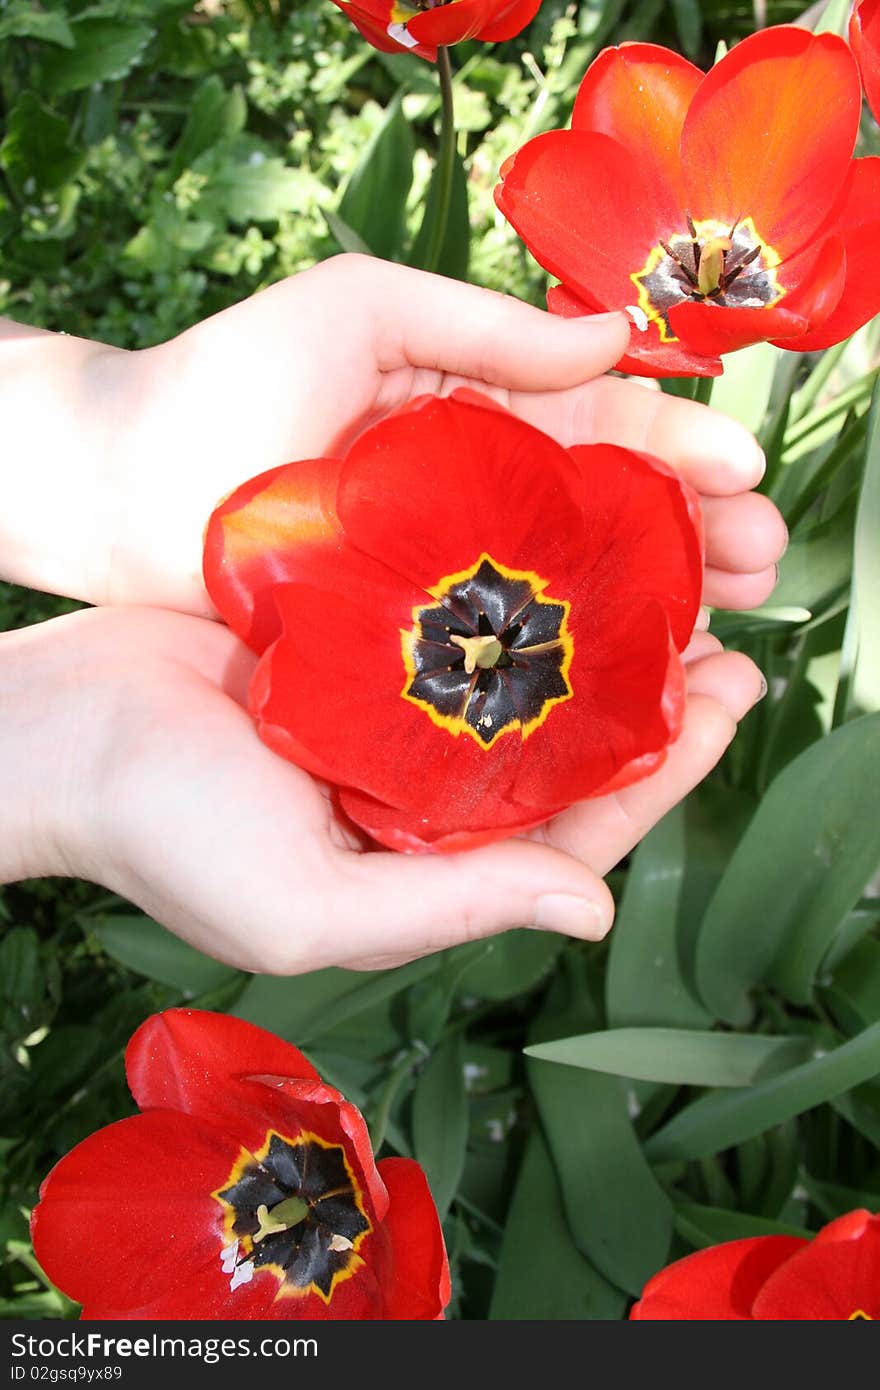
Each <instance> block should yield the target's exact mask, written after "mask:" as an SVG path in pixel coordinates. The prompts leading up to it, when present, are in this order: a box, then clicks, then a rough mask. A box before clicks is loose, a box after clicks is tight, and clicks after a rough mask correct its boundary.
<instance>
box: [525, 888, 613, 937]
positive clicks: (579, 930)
mask: <svg viewBox="0 0 880 1390" xmlns="http://www.w3.org/2000/svg"><path fill="white" fill-rule="evenodd" d="M533 925H534V926H536V927H537V928H538V929H539V930H540V931H558V932H564V933H565V935H566V936H580V937H583V938H585V939H586V940H587V941H601V939H602V937H603V936H604V935H605V934H606V932H607V931H608V930H609V929H610V927H611V922H610V920H609V919H608V917H606V915H605V913H604V912H603V911H602V910H601V909H600V908H599V907H598V906H597V905H596V903H594V902H592V901H591V900H590V899H589V898H576V897H574V896H573V895H571V894H569V893H547V894H545V895H544V897H543V898H539V899H538V901H537V903H536V904H535V918H534V923H533Z"/></svg>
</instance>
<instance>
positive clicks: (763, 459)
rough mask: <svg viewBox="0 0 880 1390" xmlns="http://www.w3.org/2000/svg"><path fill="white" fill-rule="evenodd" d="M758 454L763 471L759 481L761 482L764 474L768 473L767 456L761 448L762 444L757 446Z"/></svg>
mask: <svg viewBox="0 0 880 1390" xmlns="http://www.w3.org/2000/svg"><path fill="white" fill-rule="evenodd" d="M756 453H757V455H758V462H759V466H760V469H761V472H760V475H759V478H758V481H759V482H760V481H761V478H763V476H764V474H765V473H766V472H767V455H766V454H765V453H764V450H763V449H762V448H761V446H760V444H759V445H757V446H756Z"/></svg>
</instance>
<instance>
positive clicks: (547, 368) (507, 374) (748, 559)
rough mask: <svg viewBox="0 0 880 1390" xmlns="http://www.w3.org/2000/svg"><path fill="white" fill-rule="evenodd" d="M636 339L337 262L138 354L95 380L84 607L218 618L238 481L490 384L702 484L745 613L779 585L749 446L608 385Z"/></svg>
mask: <svg viewBox="0 0 880 1390" xmlns="http://www.w3.org/2000/svg"><path fill="white" fill-rule="evenodd" d="M628 340H629V321H628V320H627V319H626V317H625V316H624V315H622V314H609V315H603V316H596V317H592V318H589V319H583V320H578V319H571V320H569V319H562V318H556V317H553V316H552V315H550V314H547V313H544V312H543V311H542V310H539V309H535V308H532V307H530V306H528V305H525V304H522V303H520V302H519V301H518V300H516V299H513V298H510V297H508V296H504V295H499V294H495V293H493V292H491V291H489V290H483V289H478V288H475V287H474V286H472V285H465V284H461V283H459V282H457V281H452V280H446V279H444V278H442V277H440V276H436V275H428V274H425V273H424V272H422V271H417V270H411V269H408V268H406V267H403V266H398V265H392V264H390V263H388V262H384V261H379V260H374V259H371V258H368V257H363V256H340V257H337V258H336V259H334V260H330V261H327V262H324V263H323V264H321V265H319V266H317V267H316V268H315V269H313V270H310V271H307V272H305V273H303V274H301V275H298V276H296V277H295V278H293V279H289V280H284V281H281V282H280V283H279V284H276V285H273V286H272V287H271V288H270V289H267V290H264V291H262V292H261V293H259V294H256V295H254V296H253V297H252V298H250V299H247V300H245V301H243V302H242V303H240V304H237V305H235V306H234V307H233V308H231V309H228V310H226V311H224V312H223V313H220V314H217V315H216V316H215V317H213V318H210V319H207V320H205V321H204V322H202V323H200V324H198V325H197V326H196V327H195V328H192V329H190V330H189V331H188V332H186V333H183V334H182V335H181V336H180V337H178V338H175V339H174V340H172V341H171V342H169V343H166V344H163V345H161V346H158V347H155V348H150V349H147V350H145V351H143V352H139V353H120V352H117V351H115V350H106V351H105V352H104V353H103V354H102V355H101V357H100V361H99V363H96V364H93V369H94V370H95V371H96V372H97V373H98V375H99V376H101V377H102V394H103V395H104V397H105V398H106V400H108V401H111V402H112V407H110V408H109V413H110V415H112V417H113V419H115V420H116V421H117V426H118V427H117V428H116V429H115V430H109V431H107V432H105V433H106V437H107V439H108V441H109V444H108V450H107V457H106V461H105V464H104V473H103V476H102V478H101V479H100V481H99V485H98V492H99V494H100V497H101V507H102V512H103V515H104V518H105V520H104V521H103V523H102V524H103V527H104V532H105V537H106V540H107V545H106V562H105V564H104V566H103V569H101V568H100V567H98V566H93V568H92V571H91V577H90V579H89V585H88V591H87V592H83V593H82V594H81V595H80V596H81V597H84V598H88V599H90V600H91V601H93V602H99V603H101V602H108V601H111V602H123V603H149V604H157V605H161V606H164V607H169V608H176V609H179V610H181V611H185V612H190V613H194V614H199V615H204V616H211V615H212V614H213V610H212V608H211V606H210V603H209V600H208V598H207V595H206V593H205V590H204V587H203V584H202V579H201V545H202V534H203V529H204V526H205V523H206V521H207V519H208V516H209V515H210V513H211V511H212V509H213V508H214V506H215V505H216V503H217V502H218V501H219V500H220V498H221V497H223V496H225V495H226V494H227V493H228V492H230V491H231V490H232V489H233V488H235V487H236V486H237V485H238V484H240V483H241V482H243V481H245V480H246V479H247V478H250V477H254V476H256V475H257V474H259V473H262V472H265V471H266V470H268V469H270V468H274V467H275V466H276V465H278V464H282V463H286V462H289V461H291V460H295V459H298V458H315V457H323V456H326V455H332V454H335V453H338V452H340V451H341V450H342V449H344V448H345V446H346V444H347V443H349V442H350V441H351V439H352V438H354V436H355V435H356V434H357V433H358V432H359V431H360V430H361V429H363V428H364V427H365V426H366V425H367V424H369V423H371V422H372V421H374V420H376V419H377V418H380V417H381V416H383V415H385V414H387V412H388V411H390V410H392V409H393V408H394V407H396V406H399V405H401V404H403V403H404V402H406V401H408V400H410V399H412V398H413V397H414V396H419V395H422V394H424V393H427V392H430V393H438V394H448V393H449V392H450V391H452V390H454V389H455V387H457V386H462V385H467V386H470V387H473V388H475V389H477V390H482V391H484V392H487V393H488V394H489V395H491V396H492V397H494V398H495V399H496V400H498V401H499V402H501V403H502V404H504V405H505V406H507V407H509V408H510V409H511V410H513V411H514V412H515V413H516V414H518V415H520V416H522V417H523V418H525V419H527V420H528V421H530V422H531V423H532V424H534V425H536V426H538V428H540V429H542V430H544V431H545V432H546V433H548V434H550V435H552V436H553V437H554V438H556V439H558V440H559V441H560V442H561V443H563V444H565V445H568V444H572V443H589V442H591V441H596V440H605V441H610V442H613V443H618V444H624V445H628V446H629V447H631V448H635V449H641V450H644V451H646V452H648V453H651V454H655V455H657V456H658V457H660V458H661V459H663V460H665V461H666V462H667V463H669V464H670V465H672V466H673V467H674V468H676V469H678V470H679V472H680V473H681V474H682V475H683V476H684V477H685V478H687V480H688V481H689V482H690V483H692V484H693V486H694V487H695V488H696V489H697V491H698V492H699V493H700V495H701V498H702V503H703V510H704V516H705V523H706V560H707V565H706V583H705V593H704V599H705V602H706V603H707V604H710V605H715V606H719V607H727V608H749V607H753V606H755V605H757V604H760V603H762V602H763V601H764V599H765V598H766V597H767V596H768V594H769V593H770V591H771V589H772V587H773V583H774V580H775V562H776V560H778V559H779V557H780V555H781V554H782V551H783V549H784V546H785V541H786V533H785V527H784V525H783V523H782V520H781V518H780V517H779V515H778V513H777V512H776V510H775V508H774V507H773V505H772V504H771V503H770V502H769V501H768V500H767V499H766V498H764V497H762V496H760V495H758V494H755V493H752V492H750V489H751V488H753V487H754V486H755V484H756V483H757V482H758V481H759V479H760V477H761V474H762V471H763V459H762V456H761V453H760V450H759V449H758V446H757V444H756V443H755V441H754V439H753V438H752V436H751V435H750V434H749V433H748V432H747V431H746V430H745V429H743V428H742V427H741V426H740V425H738V424H736V423H735V422H734V421H733V420H730V419H728V418H727V417H725V416H723V415H719V414H717V413H716V412H714V411H711V410H709V409H707V408H706V407H705V406H701V405H698V404H695V403H693V402H691V401H686V400H682V399H679V398H676V397H672V396H668V395H664V394H663V393H661V392H659V391H657V390H654V389H649V388H646V387H645V386H642V385H638V384H636V383H634V382H630V381H624V380H622V379H620V378H615V377H610V376H606V375H603V373H605V372H607V371H608V369H609V368H610V367H611V366H612V365H613V364H614V362H615V361H617V359H618V358H619V356H620V354H621V353H622V351H623V349H624V347H625V345H626V343H627V342H628Z"/></svg>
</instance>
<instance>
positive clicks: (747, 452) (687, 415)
mask: <svg viewBox="0 0 880 1390" xmlns="http://www.w3.org/2000/svg"><path fill="white" fill-rule="evenodd" d="M568 322H570V323H577V322H579V320H578V319H570V320H568ZM511 408H512V409H513V410H515V411H516V413H517V414H518V415H523V416H524V417H525V418H526V419H528V420H529V421H530V423H531V424H533V425H536V426H537V427H538V428H539V429H543V430H544V431H545V432H546V433H547V434H552V435H553V437H554V438H555V439H558V440H559V442H560V443H561V444H564V445H569V444H583V443H589V442H590V441H591V440H597V439H603V440H607V441H609V442H610V443H613V444H622V445H624V446H625V447H626V448H629V449H640V450H642V451H644V452H645V453H649V454H654V455H655V456H656V457H657V458H661V459H663V460H664V461H665V462H666V463H668V464H670V465H671V466H672V467H673V468H675V469H676V470H677V471H678V472H679V473H681V475H682V477H683V478H685V479H687V481H688V482H689V483H690V484H691V485H692V486H693V487H695V488H696V489H697V491H698V492H701V493H704V494H706V495H708V496H713V497H714V496H717V497H728V496H731V495H733V494H735V493H738V492H745V491H747V490H748V489H749V488H753V487H755V485H756V484H757V483H759V482H760V480H761V478H762V477H763V474H764V467H765V464H764V455H763V454H762V452H761V450H760V448H759V446H758V444H757V441H756V440H755V439H754V438H753V436H752V435H751V434H749V432H748V430H747V429H745V428H744V427H743V426H742V425H740V424H738V423H737V421H735V420H732V419H730V417H729V416H727V415H721V414H719V413H718V412H717V411H714V410H710V409H709V408H708V406H705V405H700V404H698V403H697V402H696V401H688V400H684V399H683V398H682V397H679V396H669V395H666V394H665V393H664V392H662V391H657V390H653V389H651V388H650V387H647V386H640V385H637V384H636V383H635V382H632V381H623V380H621V379H620V378H619V377H602V378H601V379H600V380H598V381H593V382H590V383H589V384H588V385H585V386H582V387H580V388H579V389H578V390H575V391H571V392H559V393H558V394H557V396H556V397H555V398H554V397H552V396H548V395H543V396H538V397H535V398H533V399H531V400H529V399H527V398H524V397H521V396H514V397H513V398H512V399H511Z"/></svg>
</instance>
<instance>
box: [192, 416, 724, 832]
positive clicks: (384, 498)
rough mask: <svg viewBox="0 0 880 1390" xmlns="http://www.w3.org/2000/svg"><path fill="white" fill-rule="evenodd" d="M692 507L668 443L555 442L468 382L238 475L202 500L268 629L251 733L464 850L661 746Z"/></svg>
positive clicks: (225, 591)
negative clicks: (336, 444) (663, 447)
mask: <svg viewBox="0 0 880 1390" xmlns="http://www.w3.org/2000/svg"><path fill="white" fill-rule="evenodd" d="M698 517H699V513H698V504H697V501H696V497H695V495H694V494H693V493H692V491H691V490H690V489H689V488H688V487H687V486H686V485H684V484H683V483H682V482H681V480H680V479H679V478H678V477H677V476H675V475H674V474H673V473H672V472H671V471H670V470H669V469H668V468H666V467H665V465H663V464H661V463H659V462H658V461H657V460H656V459H651V458H648V457H647V456H646V455H644V454H636V453H633V452H632V451H630V450H627V449H622V448H617V447H616V446H614V445H610V444H597V445H583V446H577V447H574V448H570V449H563V448H562V447H561V446H560V445H559V444H556V443H554V441H553V440H551V439H549V438H548V437H547V436H546V435H543V434H541V433H540V432H539V431H538V430H536V429H534V428H533V427H532V426H531V425H527V424H525V423H524V422H523V421H522V420H519V419H517V418H515V417H514V416H512V415H509V414H508V413H507V412H506V411H504V410H502V409H501V408H500V407H498V406H495V405H494V404H493V403H492V402H491V401H489V400H487V399H485V398H484V397H482V396H478V395H477V394H476V393H474V392H471V391H457V392H454V393H453V395H452V396H451V397H449V398H446V399H440V398H437V397H428V396H424V397H421V398H420V399H419V400H417V401H414V402H412V403H411V404H410V405H408V406H406V407H405V408H403V409H402V410H400V411H398V412H396V413H395V414H393V415H391V416H388V417H387V418H386V419H385V420H383V421H382V422H381V423H380V424H377V425H374V426H373V427H372V428H370V429H368V430H367V431H366V432H365V433H364V434H362V435H361V437H360V438H359V439H358V440H357V441H356V443H355V444H354V445H353V446H352V447H351V449H350V450H349V451H348V453H347V455H346V456H345V458H344V459H341V460H340V459H320V460H312V461H310V462H307V463H295V464H289V465H286V466H285V467H283V468H279V469H275V470H274V471H273V472H271V473H266V474H264V475H263V476H262V477H261V478H256V479H254V480H252V481H251V482H249V483H246V484H245V485H244V487H242V488H240V489H239V490H238V491H237V492H235V493H234V494H233V495H232V496H231V497H230V498H228V499H227V500H226V501H225V502H224V503H223V504H222V505H221V506H220V507H218V509H217V510H216V511H215V512H214V515H213V516H212V518H211V520H210V522H209V525H208V529H207V533H206V544H205V562H204V571H205V580H206V583H207V586H208V592H209V593H210V595H211V597H212V599H213V601H214V603H215V604H216V606H217V608H218V610H219V611H220V613H221V615H222V616H223V617H224V618H225V620H226V622H227V623H228V624H229V626H230V627H231V628H233V630H234V631H236V632H237V633H238V634H239V635H240V636H241V637H243V638H244V640H245V641H247V642H248V643H249V644H250V645H251V646H252V647H253V648H254V649H255V650H256V651H257V652H260V653H262V659H261V661H260V663H259V665H258V667H257V670H256V673H255V676H254V679H253V683H252V686H251V691H250V708H251V712H252V714H253V715H254V717H255V718H256V720H257V722H258V728H259V733H260V737H261V738H262V739H263V740H264V741H265V742H266V743H267V744H268V745H269V746H270V747H271V748H274V749H275V750H276V752H278V753H280V754H282V756H284V757H286V758H289V759H290V760H291V761H293V762H296V763H298V764H299V765H300V766H301V767H304V768H305V769H306V770H307V771H309V772H311V773H313V774H314V775H315V776H317V777H321V778H323V779H324V780H326V781H328V782H330V783H333V784H335V785H336V786H337V787H338V788H340V789H341V790H340V793H339V798H340V802H341V806H342V809H343V811H344V812H345V813H346V814H347V815H348V817H349V818H350V819H351V820H352V821H354V822H355V823H356V824H357V825H358V826H360V827H362V828H363V829H364V830H366V831H367V832H368V833H369V834H370V835H371V836H372V837H373V838H374V839H376V840H378V841H379V842H380V843H382V844H384V845H387V846H389V847H391V848H394V849H404V850H424V849H427V848H435V849H447V850H455V849H460V848H462V847H464V846H466V845H474V844H480V843H486V842H487V841H489V840H494V839H499V838H501V837H502V836H504V835H510V834H513V833H514V832H516V831H519V830H522V829H525V828H527V827H529V826H533V825H537V824H540V823H541V822H542V821H545V820H546V819H547V818H548V817H549V816H551V815H553V814H554V813H555V812H556V811H558V810H560V809H561V808H563V807H565V806H567V805H570V804H571V803H572V802H574V801H577V800H579V799H581V798H582V797H588V796H594V795H597V794H599V793H600V792H603V791H607V790H610V789H612V788H615V787H621V786H624V785H626V784H627V783H629V782H632V781H635V780H637V779H638V778H640V777H644V776H646V775H647V774H648V773H649V772H651V771H653V770H654V769H655V768H656V767H658V766H659V764H660V763H661V762H662V760H663V758H664V756H665V750H666V748H667V745H668V744H669V743H670V742H671V741H672V740H673V739H675V738H676V736H677V735H678V732H679V729H680V726H681V719H682V711H683V703H684V679H683V671H682V666H681V661H680V659H679V655H678V654H679V652H681V651H682V650H683V648H684V647H685V646H686V645H687V642H688V640H689V637H690V634H691V630H692V628H693V624H694V619H695V616H696V613H697V608H698V604H699V594H700V586H701V576H702V548H701V534H700V528H699V519H698Z"/></svg>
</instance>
